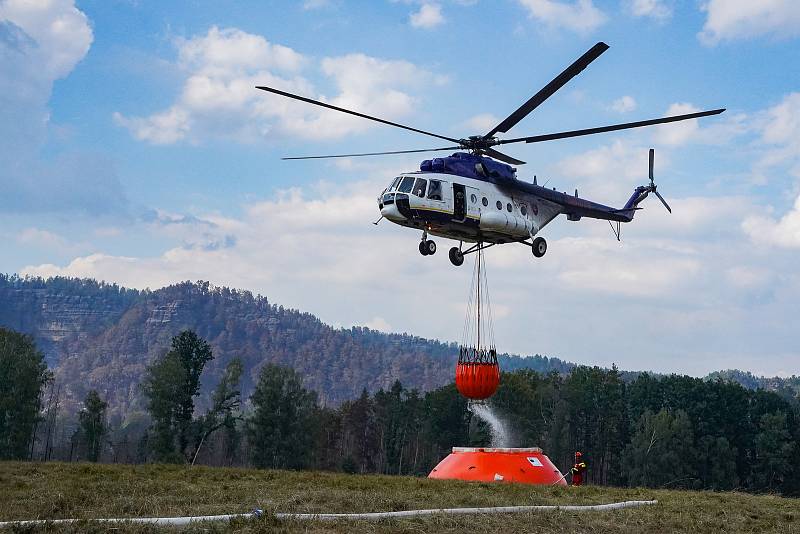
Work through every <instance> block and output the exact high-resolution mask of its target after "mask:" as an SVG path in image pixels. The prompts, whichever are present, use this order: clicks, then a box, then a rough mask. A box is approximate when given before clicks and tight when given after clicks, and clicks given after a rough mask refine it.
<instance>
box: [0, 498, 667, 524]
mask: <svg viewBox="0 0 800 534" xmlns="http://www.w3.org/2000/svg"><path fill="white" fill-rule="evenodd" d="M652 504H658V501H656V500H653V501H623V502H615V503H608V504H591V505H573V504H568V505H532V506H494V507H486V508H432V509H426V510H404V511H399V512H367V513H354V514H324V513H292V512H279V513H276V514H275V518H276V519H282V520H295V521H336V520H339V519H343V520H362V521H379V520H381V519H401V518H408V517H424V516H432V515H479V514H508V513H518V512H544V511H554V512H604V511H609V510H619V509H622V508H634V507H639V506H647V505H652ZM263 515H264V512H263V511H262V510H259V509H256V510H254V511H253V512H250V513H246V514H226V515H201V516H186V517H121V518H103V519H33V520H27V521H3V522H0V528H3V527H21V526H35V525H45V524H47V525H59V524H70V523H79V522H81V521H91V522H97V523H139V524H141V523H146V524H152V525H188V524H189V523H194V522H199V521H230V520H231V519H239V518H243V519H248V518H258V517H261V516H263Z"/></svg>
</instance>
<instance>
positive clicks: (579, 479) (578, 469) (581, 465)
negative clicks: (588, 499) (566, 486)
mask: <svg viewBox="0 0 800 534" xmlns="http://www.w3.org/2000/svg"><path fill="white" fill-rule="evenodd" d="M569 471H570V473H572V485H573V486H582V485H583V476H584V474H585V473H586V462H584V461H583V455H582V454H581V452H580V451H578V452H576V453H575V465H573V466H572V469H570V470H569Z"/></svg>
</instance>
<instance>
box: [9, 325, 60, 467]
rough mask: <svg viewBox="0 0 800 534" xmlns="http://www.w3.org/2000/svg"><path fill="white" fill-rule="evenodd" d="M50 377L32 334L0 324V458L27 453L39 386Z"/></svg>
mask: <svg viewBox="0 0 800 534" xmlns="http://www.w3.org/2000/svg"><path fill="white" fill-rule="evenodd" d="M51 379H52V374H51V373H50V371H48V370H47V365H46V364H45V361H44V355H43V354H42V353H41V351H39V350H37V349H36V344H35V343H34V341H33V338H32V337H31V336H27V335H24V334H20V333H19V332H15V331H13V330H8V329H5V328H0V460H10V459H23V458H25V457H27V456H28V451H29V446H30V444H31V442H32V439H33V432H34V428H35V426H36V423H37V421H38V420H39V418H40V415H39V411H40V409H41V392H42V388H43V387H44V386H45V384H47V383H48V382H49V381H50V380H51Z"/></svg>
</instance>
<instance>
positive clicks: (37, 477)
mask: <svg viewBox="0 0 800 534" xmlns="http://www.w3.org/2000/svg"><path fill="white" fill-rule="evenodd" d="M645 499H658V501H659V504H658V505H657V506H650V507H644V508H635V509H627V510H618V511H612V512H591V513H576V512H571V513H570V512H537V513H523V514H513V515H499V516H497V515H495V516H488V515H487V516H437V517H429V518H425V519H414V520H387V521H381V522H377V523H376V522H353V521H350V522H341V523H322V522H295V521H280V522H279V521H278V520H276V519H275V518H274V517H273V516H270V515H266V516H265V517H264V518H261V519H258V520H239V521H234V522H232V523H203V524H196V525H195V526H191V527H189V528H188V529H186V530H188V531H198V532H199V531H203V532H209V531H210V532H228V531H234V530H235V531H240V532H289V531H291V532H294V531H299V530H304V531H312V532H328V531H330V532H353V531H360V532H385V531H396V532H412V531H413V532H431V531H436V532H464V531H470V532H495V531H499V530H505V531H509V532H649V533H650V532H679V531H681V532H686V531H694V532H696V533H706V532H765V531H768V532H800V501H798V500H797V499H786V498H780V497H775V496H755V495H747V494H740V493H712V492H687V491H668V490H647V489H640V488H635V489H622V488H606V487H592V486H588V487H583V488H562V487H541V486H523V485H512V484H479V483H465V482H455V481H436V480H428V479H423V478H412V477H389V476H358V475H343V474H333V473H319V472H284V471H259V470H254V469H219V468H207V467H194V468H187V467H179V466H161V465H145V466H128V465H90V464H59V463H48V464H36V463H0V521H5V520H14V519H16V520H19V519H59V518H85V519H88V518H99V517H136V516H183V515H215V514H228V513H242V512H249V511H251V510H253V509H254V508H262V509H263V510H265V511H268V512H269V511H271V512H275V511H281V512H375V511H391V510H410V509H418V508H454V507H471V506H509V505H530V504H598V503H607V502H615V501H623V500H645ZM117 527H118V528H115V530H116V531H126V532H127V531H132V532H155V531H157V530H158V529H156V528H155V527H150V526H133V525H121V526H117ZM111 528H112V527H111V525H108V524H106V525H101V524H96V523H94V524H92V523H80V524H75V525H66V526H64V525H59V526H54V525H48V526H45V527H37V528H21V527H18V528H17V529H16V530H19V531H26V532H34V531H35V532H51V531H52V532H87V531H88V532H107V531H109V530H110V529H111ZM162 530H163V529H162Z"/></svg>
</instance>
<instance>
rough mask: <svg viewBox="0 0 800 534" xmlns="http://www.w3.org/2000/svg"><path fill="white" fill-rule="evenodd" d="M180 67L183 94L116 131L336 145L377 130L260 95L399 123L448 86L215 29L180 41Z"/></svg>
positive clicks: (416, 71)
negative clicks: (309, 76)
mask: <svg viewBox="0 0 800 534" xmlns="http://www.w3.org/2000/svg"><path fill="white" fill-rule="evenodd" d="M176 45H177V47H178V57H179V61H178V64H179V66H180V67H181V68H182V69H183V70H184V71H185V72H186V79H185V81H184V85H183V89H182V91H181V94H180V95H179V96H178V98H177V100H176V101H175V103H174V104H173V105H172V106H171V107H169V108H168V109H166V110H163V111H159V112H156V113H153V114H152V115H149V116H146V117H128V116H125V115H123V114H122V113H115V114H114V120H115V121H116V122H117V124H119V125H121V126H124V127H126V128H128V129H129V130H130V131H131V133H132V134H133V135H134V136H135V137H136V138H137V139H140V140H144V141H148V142H150V143H154V144H171V143H175V142H178V141H182V140H187V141H189V142H201V141H203V140H205V139H208V138H215V137H216V138H228V139H233V140H236V141H240V142H255V141H258V140H263V139H267V138H271V137H276V136H283V135H291V136H296V137H300V138H306V139H332V138H340V137H342V136H345V135H348V134H351V133H355V132H363V131H365V130H367V129H369V128H372V127H374V126H375V125H374V123H371V122H370V121H367V120H364V119H359V118H357V117H353V116H349V115H346V114H344V113H339V112H336V111H331V110H325V109H323V108H320V107H317V106H313V105H309V104H303V103H300V102H297V101H294V100H291V99H288V98H285V97H282V96H278V95H274V94H270V93H267V92H264V91H258V90H256V89H255V86H256V85H266V86H270V87H276V88H278V89H281V90H284V91H288V92H291V93H295V94H300V95H303V96H307V97H310V98H314V99H317V100H321V101H324V102H327V103H330V104H333V105H336V106H339V107H344V108H347V109H352V110H356V111H360V112H362V113H367V114H378V115H380V116H381V117H384V118H387V119H394V118H398V117H401V116H403V115H407V114H409V113H411V112H412V111H413V110H414V109H415V106H416V105H417V99H416V97H415V96H413V94H412V93H411V91H412V90H418V88H419V87H420V86H424V85H425V84H431V83H433V84H437V83H443V82H444V78H443V77H441V76H435V75H433V74H431V73H429V72H427V71H426V70H424V69H421V68H419V67H417V66H416V65H413V64H412V63H409V62H407V61H402V60H384V59H379V58H374V57H370V56H366V55H364V54H348V55H345V56H340V57H329V58H324V59H323V60H322V61H321V62H319V63H317V62H314V61H312V60H311V59H309V58H306V57H305V56H303V55H302V54H300V53H298V52H296V51H294V50H292V49H290V48H288V47H285V46H282V45H277V44H273V43H269V42H268V41H267V40H266V39H264V38H263V37H262V36H259V35H253V34H249V33H246V32H243V31H241V30H238V29H235V28H226V29H219V28H217V27H212V28H211V29H210V30H209V31H208V33H207V34H206V35H201V36H196V37H193V38H191V39H183V40H179V41H178V42H177V43H176ZM309 66H314V67H315V69H318V71H321V73H322V74H323V75H324V76H326V77H327V78H328V79H330V80H331V81H333V84H334V85H335V87H336V89H337V91H338V94H336V95H335V96H333V97H326V96H325V95H323V94H319V93H318V91H316V90H315V89H314V86H313V85H312V84H311V83H310V82H309V81H308V80H306V79H305V78H304V77H303V75H302V73H303V72H304V71H305V70H307V69H308V67H309Z"/></svg>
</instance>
